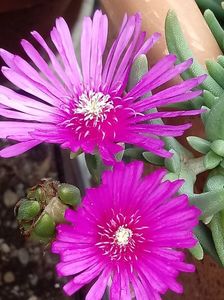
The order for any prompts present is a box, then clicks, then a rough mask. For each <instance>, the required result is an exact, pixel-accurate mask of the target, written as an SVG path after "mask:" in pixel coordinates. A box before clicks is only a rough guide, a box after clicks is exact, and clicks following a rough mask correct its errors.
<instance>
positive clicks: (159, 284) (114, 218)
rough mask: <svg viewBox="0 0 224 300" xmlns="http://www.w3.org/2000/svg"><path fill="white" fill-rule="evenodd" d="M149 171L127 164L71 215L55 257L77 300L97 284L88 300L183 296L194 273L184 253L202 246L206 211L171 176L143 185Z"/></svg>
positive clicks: (108, 174) (61, 228) (66, 288)
mask: <svg viewBox="0 0 224 300" xmlns="http://www.w3.org/2000/svg"><path fill="white" fill-rule="evenodd" d="M142 172H143V164H142V163H141V162H137V161H136V162H133V163H130V164H128V165H125V164H123V163H119V164H117V165H115V167H114V170H113V171H106V172H105V173H104V174H103V179H102V184H101V185H100V186H99V187H97V188H91V189H89V190H87V193H86V196H85V198H84V199H83V202H82V206H81V207H79V208H78V210H77V211H73V210H71V209H68V210H67V211H66V213H65V218H66V220H67V221H68V222H70V223H71V224H70V225H69V224H60V225H59V226H58V227H57V231H58V234H57V237H56V240H55V242H54V243H53V245H52V251H53V252H54V253H58V254H59V255H60V262H59V263H58V264H57V273H58V274H59V275H60V276H72V278H71V280H70V281H69V282H68V283H67V284H66V285H65V286H64V291H65V292H66V293H67V294H68V295H72V294H73V293H75V292H76V291H77V290H79V289H80V288H81V287H82V286H84V285H85V284H88V283H91V282H92V281H93V282H94V283H93V285H92V287H91V288H90V290H89V292H88V294H87V296H86V299H87V300H90V299H91V300H92V299H94V300H98V299H101V298H102V296H103V294H104V292H105V289H106V287H107V286H109V287H110V300H121V299H125V300H129V299H131V294H133V293H134V294H135V297H136V299H137V300H142V299H144V300H147V299H150V300H153V299H156V300H158V299H161V298H160V294H164V293H165V292H166V291H167V290H168V289H171V290H172V291H174V292H176V293H182V291H183V288H182V286H181V284H179V283H178V282H177V281H176V277H177V276H178V274H179V273H180V272H193V271H194V266H193V265H191V264H187V263H185V262H184V254H183V252H181V251H179V250H178V249H181V248H191V247H193V246H194V245H195V243H196V241H195V239H194V236H193V228H194V226H195V225H196V224H197V223H198V216H199V210H198V209H197V208H195V207H192V206H190V205H189V203H188V198H187V196H186V195H177V191H178V190H179V188H180V186H181V185H182V184H183V180H176V181H173V182H170V181H164V182H163V177H164V175H165V173H166V171H165V170H163V169H161V170H157V171H155V172H154V173H152V174H151V175H149V176H146V177H144V178H142Z"/></svg>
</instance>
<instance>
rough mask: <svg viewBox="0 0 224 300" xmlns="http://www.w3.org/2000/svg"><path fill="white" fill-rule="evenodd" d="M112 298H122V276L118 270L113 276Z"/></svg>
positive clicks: (111, 299)
mask: <svg viewBox="0 0 224 300" xmlns="http://www.w3.org/2000/svg"><path fill="white" fill-rule="evenodd" d="M110 300H121V276H120V274H119V273H118V272H117V271H116V272H114V274H113V277H112V284H111V287H110Z"/></svg>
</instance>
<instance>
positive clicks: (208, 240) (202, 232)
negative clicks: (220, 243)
mask: <svg viewBox="0 0 224 300" xmlns="http://www.w3.org/2000/svg"><path fill="white" fill-rule="evenodd" d="M194 233H195V235H196V237H197V238H198V240H199V242H200V244H201V246H202V247H203V249H204V250H205V251H206V252H207V253H208V254H209V255H210V256H211V257H213V259H214V260H215V261H216V262H218V263H219V264H220V265H221V261H220V259H219V256H218V254H217V251H216V249H215V245H214V241H213V239H212V235H211V231H210V229H209V228H208V227H207V226H206V225H204V224H203V223H202V222H200V223H199V225H198V226H196V227H195V230H194Z"/></svg>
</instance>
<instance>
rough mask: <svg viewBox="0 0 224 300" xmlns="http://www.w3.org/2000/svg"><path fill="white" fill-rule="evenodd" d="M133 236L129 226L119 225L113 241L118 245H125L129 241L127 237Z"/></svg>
mask: <svg viewBox="0 0 224 300" xmlns="http://www.w3.org/2000/svg"><path fill="white" fill-rule="evenodd" d="M132 236H133V232H132V230H131V229H129V228H125V227H124V226H120V227H119V228H118V230H117V231H116V232H115V242H116V243H117V244H118V245H119V246H126V245H128V243H129V239H130V238H131V237H132Z"/></svg>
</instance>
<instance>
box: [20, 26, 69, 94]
mask: <svg viewBox="0 0 224 300" xmlns="http://www.w3.org/2000/svg"><path fill="white" fill-rule="evenodd" d="M31 34H32V35H33V37H34V38H35V39H36V41H37V42H38V43H39V44H40V45H41V46H42V47H43V49H44V50H45V51H46V53H47V54H48V56H49V59H50V62H51V64H52V66H53V69H54V71H55V72H56V74H57V76H58V77H59V78H60V79H61V80H63V81H64V82H65V84H66V85H67V87H68V88H70V89H71V90H72V84H71V82H70V78H69V77H68V76H67V74H66V73H65V72H64V70H63V69H62V67H61V65H60V63H59V61H58V60H57V58H56V56H55V55H54V53H53V52H52V50H51V49H50V48H49V47H48V45H47V43H46V42H45V40H44V39H43V38H42V36H41V35H40V34H39V33H38V32H36V31H33V32H31ZM23 47H24V48H25V45H24V44H23ZM25 50H26V52H27V54H28V55H29V56H30V58H31V59H32V60H34V61H35V60H36V59H37V57H36V54H37V53H36V52H35V51H34V50H35V49H33V47H31V46H30V47H29V48H28V47H27V44H26V49H25Z"/></svg>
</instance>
